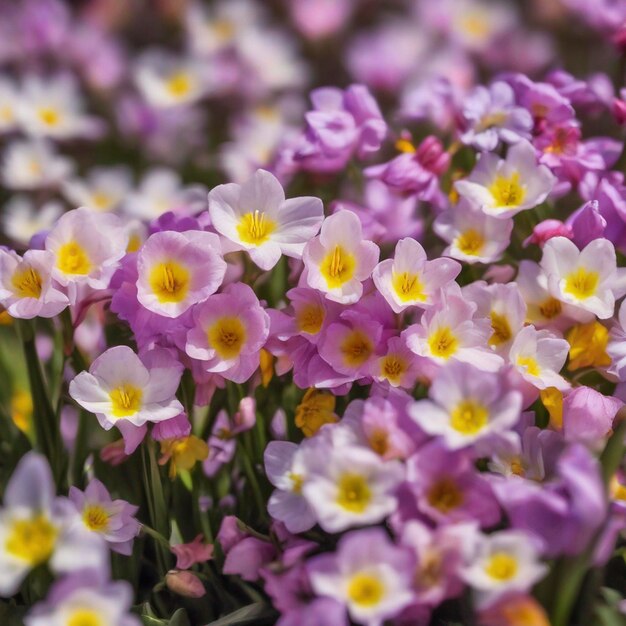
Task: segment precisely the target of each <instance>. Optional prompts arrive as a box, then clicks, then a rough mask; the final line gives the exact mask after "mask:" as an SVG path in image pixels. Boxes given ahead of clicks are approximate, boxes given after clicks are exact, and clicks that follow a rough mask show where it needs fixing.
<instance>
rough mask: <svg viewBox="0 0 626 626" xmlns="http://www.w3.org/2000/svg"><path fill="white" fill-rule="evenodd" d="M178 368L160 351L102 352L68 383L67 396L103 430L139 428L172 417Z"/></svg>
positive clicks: (178, 409) (178, 407)
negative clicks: (142, 352) (137, 352)
mask: <svg viewBox="0 0 626 626" xmlns="http://www.w3.org/2000/svg"><path fill="white" fill-rule="evenodd" d="M182 370H183V368H182V365H181V364H180V363H178V362H177V361H176V360H174V359H173V358H172V356H171V355H170V354H169V353H168V352H167V351H166V350H162V349H155V350H153V351H151V352H147V353H145V354H144V355H142V358H140V357H139V356H137V355H136V354H135V353H134V352H133V351H132V350H131V349H130V348H128V347H127V346H115V347H113V348H109V349H108V350H106V351H105V352H103V353H102V354H101V355H100V356H99V357H98V358H97V359H96V360H95V361H94V362H93V363H92V364H91V366H90V368H89V371H88V372H81V373H80V374H78V375H77V376H76V377H75V378H74V379H73V380H72V381H71V382H70V389H69V391H70V396H72V398H73V399H74V400H75V401H76V402H77V403H78V404H80V406H82V407H83V408H84V409H87V410H88V411H91V412H92V413H95V415H96V417H97V418H98V422H99V423H100V425H101V426H102V428H104V429H105V430H110V429H111V428H112V427H113V426H117V427H120V426H121V425H123V424H131V425H133V426H143V425H144V424H146V422H160V421H163V420H167V419H171V418H172V417H176V416H177V415H178V414H179V413H181V412H182V411H183V405H182V404H181V403H180V402H179V401H178V400H177V399H176V395H175V394H176V390H177V389H178V383H179V382H180V377H181V375H182Z"/></svg>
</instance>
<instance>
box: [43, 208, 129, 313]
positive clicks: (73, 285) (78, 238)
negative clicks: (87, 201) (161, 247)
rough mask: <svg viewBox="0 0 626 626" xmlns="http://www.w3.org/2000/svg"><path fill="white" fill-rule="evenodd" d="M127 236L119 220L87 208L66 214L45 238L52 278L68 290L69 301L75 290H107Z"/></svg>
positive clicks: (124, 250)
mask: <svg viewBox="0 0 626 626" xmlns="http://www.w3.org/2000/svg"><path fill="white" fill-rule="evenodd" d="M127 244H128V235H127V233H126V231H125V229H124V226H123V224H122V222H121V221H120V219H119V218H117V217H116V216H115V215H112V214H106V213H96V212H94V211H91V210H89V209H86V208H80V209H75V210H73V211H69V212H68V213H65V214H64V215H63V216H62V217H61V218H60V219H59V221H58V222H57V223H56V225H55V226H54V228H53V229H52V230H51V231H50V233H48V235H47V237H46V244H45V245H46V250H47V251H48V252H50V253H52V255H53V257H54V265H53V267H52V276H53V277H54V279H55V280H56V281H57V282H58V283H60V284H61V285H63V286H66V287H68V294H69V297H70V300H72V301H74V300H75V299H76V289H77V288H78V287H80V286H88V287H91V288H92V289H106V288H107V287H108V286H109V281H110V280H111V276H112V275H113V272H114V271H115V270H116V269H117V267H118V265H119V262H120V259H121V258H122V257H123V256H124V255H125V254H126V246H127Z"/></svg>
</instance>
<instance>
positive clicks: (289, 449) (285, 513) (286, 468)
mask: <svg viewBox="0 0 626 626" xmlns="http://www.w3.org/2000/svg"><path fill="white" fill-rule="evenodd" d="M309 453H310V452H309ZM306 454H307V449H306V444H304V443H303V444H301V445H300V446H298V445H297V444H295V443H292V442H290V441H271V442H270V443H269V444H268V446H267V448H265V452H264V454H263V458H264V462H265V473H266V474H267V478H268V480H269V481H270V482H271V483H272V485H274V487H276V489H275V490H274V492H273V493H272V495H271V496H270V499H269V500H268V503H267V510H268V512H269V514H270V515H271V516H272V517H273V518H274V519H277V520H279V521H281V522H283V524H285V527H286V528H287V530H288V531H289V532H291V533H301V532H305V531H307V530H310V529H311V528H313V526H315V523H316V521H317V520H316V517H315V514H314V513H313V511H312V510H311V507H310V506H309V504H308V502H307V501H306V499H305V498H304V496H303V495H302V487H303V485H304V483H305V481H306V479H307V474H306V472H307V468H306Z"/></svg>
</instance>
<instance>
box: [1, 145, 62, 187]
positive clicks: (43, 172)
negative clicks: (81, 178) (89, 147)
mask: <svg viewBox="0 0 626 626" xmlns="http://www.w3.org/2000/svg"><path fill="white" fill-rule="evenodd" d="M73 169H74V165H73V163H72V161H70V160H69V159H67V158H66V157H63V156H61V155H60V154H58V153H57V151H56V150H55V149H54V147H53V146H52V144H50V143H47V142H45V141H40V140H33V141H25V140H20V141H14V142H13V143H10V144H9V145H8V146H7V148H6V150H5V153H4V155H3V158H2V182H3V183H4V185H5V186H6V187H8V188H9V189H28V190H30V189H41V188H44V187H56V186H58V185H59V184H60V183H61V182H62V181H63V180H65V179H66V178H67V177H68V176H69V175H70V174H71V173H72V170H73Z"/></svg>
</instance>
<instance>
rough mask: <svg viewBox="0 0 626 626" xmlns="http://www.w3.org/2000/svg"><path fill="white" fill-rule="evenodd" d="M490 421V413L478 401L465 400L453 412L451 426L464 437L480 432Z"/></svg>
mask: <svg viewBox="0 0 626 626" xmlns="http://www.w3.org/2000/svg"><path fill="white" fill-rule="evenodd" d="M488 419H489V411H487V409H486V407H485V406H484V405H482V404H481V403H480V402H478V401H477V400H463V401H462V402H460V403H459V404H458V405H457V406H456V408H455V409H454V410H453V411H452V414H451V416H450V425H451V426H452V428H454V430H456V431H457V432H459V433H462V434H463V435H475V434H476V433H478V432H480V431H481V430H482V429H483V428H484V427H485V426H486V425H487V421H488Z"/></svg>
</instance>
